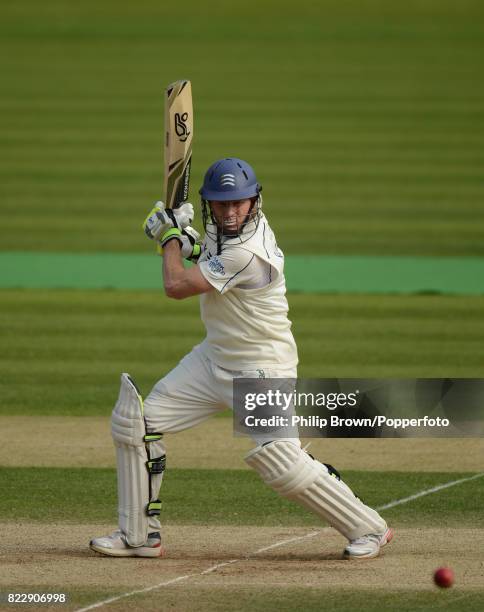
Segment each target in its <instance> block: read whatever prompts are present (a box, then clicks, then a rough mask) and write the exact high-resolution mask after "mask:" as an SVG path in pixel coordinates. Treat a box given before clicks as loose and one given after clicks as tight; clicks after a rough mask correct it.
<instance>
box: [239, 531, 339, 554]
mask: <svg viewBox="0 0 484 612" xmlns="http://www.w3.org/2000/svg"><path fill="white" fill-rule="evenodd" d="M330 529H332V527H325V528H324V529H320V530H319V531H311V533H307V534H306V535H303V536H297V537H295V538H291V539H290V540H282V541H281V542H276V543H275V544H271V545H270V546H264V548H259V550H256V551H254V552H253V553H249V554H248V555H247V557H245V559H250V557H252V555H258V554H259V553H261V552H266V550H272V549H273V548H278V547H279V546H285V545H286V544H290V543H291V542H300V541H301V540H305V539H306V538H314V536H317V535H319V534H320V533H323V532H324V531H329V530H330ZM239 561H244V559H239Z"/></svg>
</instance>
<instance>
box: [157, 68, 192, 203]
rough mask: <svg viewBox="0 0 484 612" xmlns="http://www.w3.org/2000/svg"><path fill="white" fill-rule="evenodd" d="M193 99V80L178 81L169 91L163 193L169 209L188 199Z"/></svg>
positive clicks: (166, 106)
mask: <svg viewBox="0 0 484 612" xmlns="http://www.w3.org/2000/svg"><path fill="white" fill-rule="evenodd" d="M192 140H193V102H192V85H191V83H190V81H186V80H181V81H175V83H172V84H171V85H169V86H168V87H167V88H166V90H165V152H164V153H165V154H164V166H165V168H164V170H165V172H164V185H163V194H164V200H165V205H166V208H177V207H178V206H180V204H181V203H182V202H184V201H185V200H187V199H188V190H189V186H190V167H191V163H192Z"/></svg>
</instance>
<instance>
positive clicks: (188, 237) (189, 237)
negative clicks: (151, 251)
mask: <svg viewBox="0 0 484 612" xmlns="http://www.w3.org/2000/svg"><path fill="white" fill-rule="evenodd" d="M170 240H178V242H179V243H180V253H181V256H182V257H184V258H185V259H188V261H197V260H198V258H199V257H200V254H201V244H200V234H199V233H198V232H197V230H195V229H193V227H190V226H187V227H185V229H183V230H182V231H180V230H179V229H178V228H171V229H169V230H168V231H167V232H165V234H164V235H163V236H162V237H161V240H160V241H159V242H158V245H157V246H158V253H159V254H160V255H163V248H164V247H165V245H166V244H168V242H170Z"/></svg>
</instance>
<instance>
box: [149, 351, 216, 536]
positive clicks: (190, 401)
mask: <svg viewBox="0 0 484 612" xmlns="http://www.w3.org/2000/svg"><path fill="white" fill-rule="evenodd" d="M144 406H145V423H146V429H147V431H148V432H155V433H156V432H163V434H172V433H177V432H179V431H183V430H185V429H188V428H191V427H194V426H195V425H198V424H200V423H202V422H203V421H205V420H206V419H208V418H210V417H211V416H213V415H214V414H215V413H217V412H219V411H220V410H223V409H224V408H226V405H224V404H223V403H221V401H220V398H219V396H218V394H217V393H216V391H215V386H214V384H213V377H212V372H211V368H210V362H209V360H208V359H207V357H206V356H205V355H204V354H203V352H202V351H201V350H200V349H199V348H198V347H195V348H194V349H193V351H192V352H191V353H189V354H188V355H187V356H186V357H184V358H183V359H182V360H181V361H180V363H179V364H178V366H177V367H176V368H175V369H174V370H172V371H171V372H170V373H169V374H168V375H167V376H165V377H164V378H162V379H161V380H159V381H158V382H157V383H156V385H155V386H154V387H153V389H152V391H151V392H150V394H149V395H148V397H147V398H146V399H145V402H144ZM150 447H151V451H152V456H155V457H158V456H162V457H163V460H166V449H165V446H164V444H163V441H162V440H161V439H160V440H155V441H154V442H153V443H152V444H151V445H150ZM162 480H163V473H159V474H152V475H151V491H150V495H151V497H150V499H151V500H152V501H153V500H158V498H159V492H160V488H161V484H162ZM149 528H150V531H159V530H160V520H159V513H152V514H151V515H150V517H149Z"/></svg>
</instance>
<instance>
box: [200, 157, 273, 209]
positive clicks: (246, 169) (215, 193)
mask: <svg viewBox="0 0 484 612" xmlns="http://www.w3.org/2000/svg"><path fill="white" fill-rule="evenodd" d="M261 191H262V186H261V185H259V183H258V182H257V178H256V176H255V172H254V170H253V168H252V166H250V165H249V164H248V163H247V162H245V161H243V160H242V159H237V158H236V157H226V158H225V159H219V160H218V161H216V162H215V163H213V164H212V165H211V166H210V168H209V169H208V170H207V172H206V173H205V178H204V180H203V185H202V187H201V189H200V191H199V193H200V195H201V196H202V199H203V200H206V201H217V202H226V201H228V200H245V199H246V198H253V197H258V196H259V194H260V192H261Z"/></svg>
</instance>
